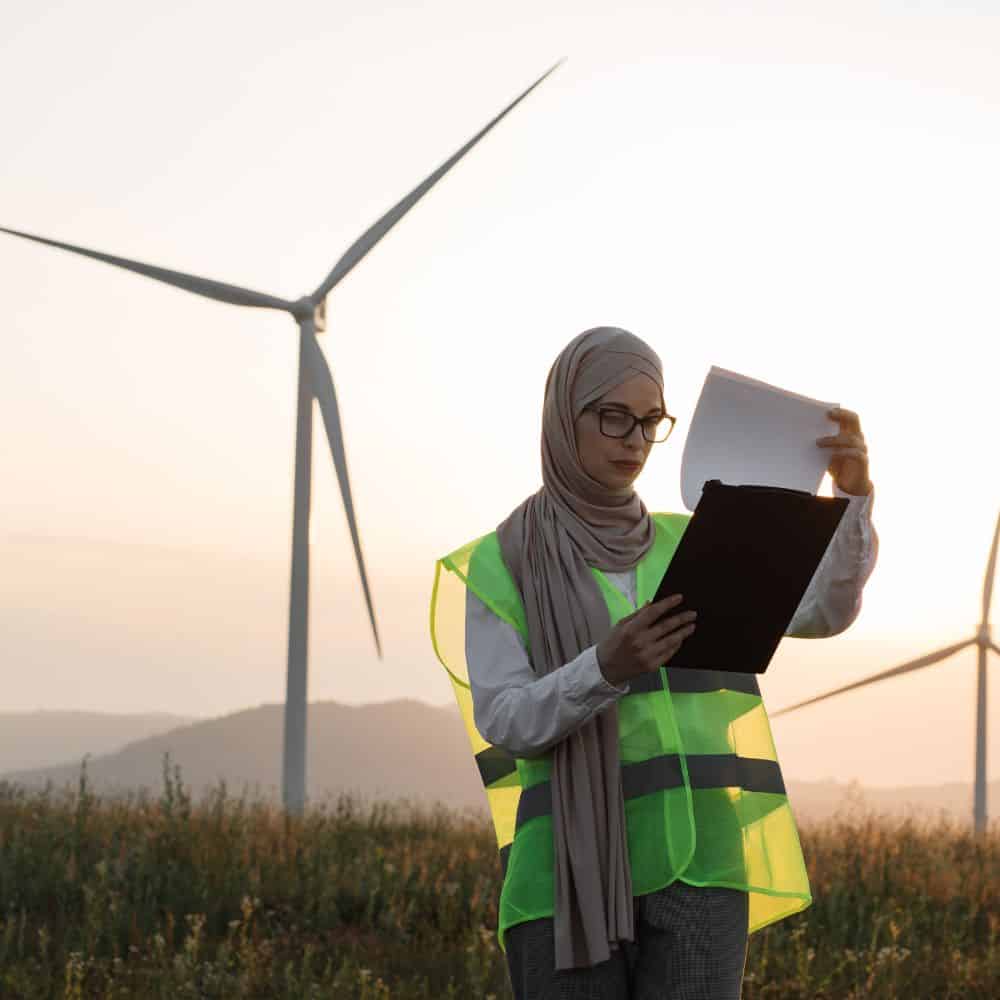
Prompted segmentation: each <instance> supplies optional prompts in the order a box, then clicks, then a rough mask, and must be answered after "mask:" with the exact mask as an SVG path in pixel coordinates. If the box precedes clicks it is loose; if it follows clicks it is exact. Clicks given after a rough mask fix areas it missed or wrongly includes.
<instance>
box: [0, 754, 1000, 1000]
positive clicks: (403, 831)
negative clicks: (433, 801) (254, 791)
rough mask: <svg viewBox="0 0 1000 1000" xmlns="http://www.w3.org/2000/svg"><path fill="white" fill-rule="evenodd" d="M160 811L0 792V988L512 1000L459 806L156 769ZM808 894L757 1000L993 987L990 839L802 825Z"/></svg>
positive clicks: (999, 966) (765, 966) (79, 794)
mask: <svg viewBox="0 0 1000 1000" xmlns="http://www.w3.org/2000/svg"><path fill="white" fill-rule="evenodd" d="M163 777H164V787H163V791H162V793H161V795H160V797H159V798H158V799H150V798H149V797H148V796H138V795H132V796H129V797H127V798H119V799H112V798H97V797H95V795H94V794H93V793H92V791H91V789H90V788H89V787H88V783H87V774H86V764H84V767H83V769H82V770H81V776H80V782H79V787H78V789H76V790H75V791H74V792H72V793H59V794H58V795H57V794H56V793H54V792H53V790H52V789H51V788H48V789H46V790H45V791H43V792H37V791H36V792H28V791H26V790H25V789H23V788H21V787H18V786H14V785H9V784H2V783H0V998H2V1000H15V998H17V1000H20V998H25V1000H28V998H32V1000H34V998H57V997H58V998H84V997H87V998H91V997H94V998H108V1000H111V998H116V1000H117V998H127V997H129V998H142V1000H153V998H171V1000H173V998H183V997H191V998H215V997H218V998H250V997H260V998H264V997H266V998H289V1000H292V998H294V1000H303V998H310V997H317V998H318V997H323V998H331V997H332V998H339V997H345V998H347V997H350V998H362V1000H364V998H373V1000H374V998H388V997H392V998H400V1000H410V998H414V1000H415V998H432V997H433V998H439V997H461V998H488V997H493V998H494V1000H501V998H509V997H510V996H511V994H510V989H509V985H508V980H507V972H506V966H505V963H504V960H503V955H502V953H501V952H500V950H499V947H498V946H497V943H496V918H497V909H496V903H497V895H498V892H499V879H500V866H499V861H498V858H497V852H496V841H495V839H494V837H493V831H492V827H491V826H490V825H489V824H488V823H487V822H484V821H483V820H482V819H481V818H480V817H478V816H476V815H474V814H457V813H454V812H449V811H448V810H446V809H445V808H444V807H439V808H435V809H428V808H421V807H418V806H414V805H412V804H410V803H406V802H398V803H374V804H371V805H364V804H362V803H361V802H360V801H359V800H358V799H356V798H353V797H348V796H342V797H341V798H339V799H337V800H336V801H335V802H330V803H327V804H321V805H319V806H316V807H313V808H310V809H309V810H307V811H306V813H305V814H304V815H303V816H301V817H292V816H287V815H285V814H284V812H283V811H282V810H281V809H279V808H275V807H273V806H271V805H268V804H266V803H262V802H259V801H257V802H248V801H247V800H246V799H245V798H239V799H235V798H233V797H231V796H228V795H227V791H226V787H225V785H224V784H220V785H219V787H218V788H217V789H216V790H215V791H214V792H213V793H212V794H211V795H209V796H207V797H206V798H205V799H204V800H203V801H202V802H201V803H199V804H198V805H194V804H192V801H191V798H190V795H189V794H188V792H187V791H186V790H185V788H184V786H183V783H182V781H181V776H180V772H179V769H177V768H176V767H175V768H173V769H172V770H171V767H170V762H169V758H165V759H164V771H163ZM801 833H802V841H803V848H804V851H805V854H806V858H807V859H808V862H809V865H810V880H811V883H812V887H813V894H814V897H815V902H814V904H813V906H812V907H810V908H809V909H807V910H806V911H805V912H804V913H802V914H799V915H797V916H796V917H792V918H789V919H787V920H784V921H781V922H780V923H778V924H775V925H772V926H771V927H769V928H766V929H765V930H763V931H761V932H760V933H758V934H755V935H753V937H752V938H751V939H750V950H749V955H748V960H747V969H746V977H745V986H744V997H745V998H746V1000H757V998H782V1000H786V998H797V997H802V998H806V997H809V998H820V997H824V998H830V1000H834V998H836V1000H854V998H862V997H871V998H878V1000H883V998H884V1000H895V998H897V997H898V998H903V997H905V998H907V1000H914V998H919V997H933V998H935V1000H949V998H959V997H962V998H975V997H982V998H996V997H998V996H1000V942H998V936H1000V934H998V932H1000V829H998V828H997V827H994V828H993V830H992V831H991V833H990V834H989V835H988V836H986V837H983V838H976V837H974V836H973V835H972V833H971V831H969V830H967V829H965V828H962V827H959V826H957V825H955V824H953V823H949V822H947V821H946V820H945V819H943V818H942V819H939V820H937V821H935V822H925V823H922V824H919V823H916V822H914V821H912V820H911V821H900V820H896V821H891V820H887V819H884V818H877V817H873V816H871V815H865V814H860V813H859V814H849V815H843V816H840V817H838V818H837V819H835V820H833V821H829V822H826V823H824V824H821V825H815V826H805V827H803V829H802V831H801Z"/></svg>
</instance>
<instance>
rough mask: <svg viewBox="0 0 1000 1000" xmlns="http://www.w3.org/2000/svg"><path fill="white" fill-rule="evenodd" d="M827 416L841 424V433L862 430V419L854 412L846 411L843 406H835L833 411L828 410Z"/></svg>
mask: <svg viewBox="0 0 1000 1000" xmlns="http://www.w3.org/2000/svg"><path fill="white" fill-rule="evenodd" d="M827 414H828V415H829V416H830V417H831V418H832V419H833V420H836V421H837V423H838V424H840V429H841V431H845V430H846V431H860V430H861V418H860V417H859V416H858V415H857V414H856V413H855V412H854V410H848V409H845V408H844V407H843V406H835V407H834V408H833V409H832V410H827Z"/></svg>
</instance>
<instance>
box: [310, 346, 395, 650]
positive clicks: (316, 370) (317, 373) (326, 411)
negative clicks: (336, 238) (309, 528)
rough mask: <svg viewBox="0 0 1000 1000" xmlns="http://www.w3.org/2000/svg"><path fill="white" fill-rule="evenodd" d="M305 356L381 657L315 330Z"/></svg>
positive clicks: (332, 396) (336, 417)
mask: <svg viewBox="0 0 1000 1000" xmlns="http://www.w3.org/2000/svg"><path fill="white" fill-rule="evenodd" d="M305 344H306V350H307V354H306V359H307V361H308V364H309V380H310V381H311V382H312V390H313V395H315V397H316V399H317V400H318V401H319V408H320V412H321V413H322V415H323V424H324V425H325V427H326V436H327V439H328V440H329V442H330V453H331V454H332V456H333V467H334V469H335V470H336V472H337V482H338V483H339V484H340V495H341V497H342V498H343V501H344V512H345V513H346V514H347V525H348V527H349V528H350V530H351V541H352V542H353V543H354V556H355V559H356V560H357V563H358V572H359V573H360V574H361V586H362V589H363V590H364V592H365V603H366V604H367V605H368V618H369V620H370V621H371V624H372V634H373V635H374V636H375V648H376V649H377V650H378V655H379V659H381V658H382V643H381V642H380V641H379V636H378V626H377V625H376V624H375V608H374V606H373V604H372V595H371V591H370V590H369V588H368V574H367V573H366V572H365V560H364V557H363V556H362V554H361V538H360V536H359V535H358V524H357V520H356V518H355V516H354V501H353V500H352V498H351V482H350V479H349V478H348V475H347V456H346V454H345V453H344V435H343V432H342V431H341V427H340V411H339V409H338V407H337V394H336V391H335V390H334V388H333V376H332V375H331V374H330V368H329V366H328V365H327V363H326V358H325V357H324V356H323V352H322V350H321V349H320V346H319V344H318V343H317V342H316V337H315V336H314V335H313V334H312V332H311V331H310V332H308V334H307V336H306V338H305Z"/></svg>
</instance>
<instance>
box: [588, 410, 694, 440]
mask: <svg viewBox="0 0 1000 1000" xmlns="http://www.w3.org/2000/svg"><path fill="white" fill-rule="evenodd" d="M584 410H590V411H591V412H592V413H596V414H597V426H598V428H599V429H600V431H601V433H602V434H603V435H604V436H605V437H609V438H613V439H614V440H617V441H622V440H624V439H625V438H627V437H628V436H629V435H630V434H631V433H632V431H634V430H635V425H636V424H639V425H641V427H642V430H641V434H642V439H643V440H644V441H645V442H646V443H647V444H663V443H664V441H666V440H667V438H669V437H670V435H671V434H673V432H674V425H675V424H676V423H677V418H676V417H674V416H671V415H670V414H669V413H667V412H666V411H665V410H664V412H663V416H662V417H660V418H659V421H658V423H662V422H663V421H664V420H669V421H670V429H669V430H668V431H667V437H665V438H663V440H662V441H657V440H656V439H655V438H648V437H646V425H645V424H644V423H643V421H644V420H649V419H650V418H649V417H637V416H636V415H635V414H634V413H632V411H631V410H619V409H618V408H617V407H612V406H585V407H584ZM605 413H617V414H618V415H619V416H620V417H631V418H632V423H631V424H630V425H629V429H628V430H627V431H626V432H625V433H624V434H609V433H608V432H607V431H606V430H605V429H604V414H605Z"/></svg>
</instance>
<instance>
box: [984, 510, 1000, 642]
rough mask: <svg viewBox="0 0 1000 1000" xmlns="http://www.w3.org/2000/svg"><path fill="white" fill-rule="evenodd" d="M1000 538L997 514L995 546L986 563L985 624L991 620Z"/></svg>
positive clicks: (999, 515)
mask: <svg viewBox="0 0 1000 1000" xmlns="http://www.w3.org/2000/svg"><path fill="white" fill-rule="evenodd" d="M998 538H1000V514H997V526H996V529H995V530H994V532H993V547H992V548H991V549H990V558H989V560H988V561H987V563H986V579H985V581H984V582H983V622H982V623H983V624H984V625H986V624H988V623H989V620H990V599H991V598H992V597H993V577H994V576H995V575H996V570H997V539H998Z"/></svg>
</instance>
